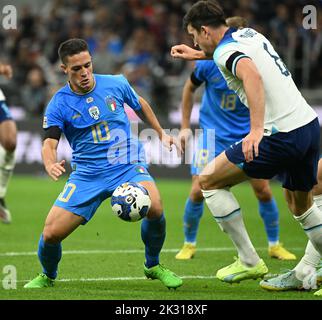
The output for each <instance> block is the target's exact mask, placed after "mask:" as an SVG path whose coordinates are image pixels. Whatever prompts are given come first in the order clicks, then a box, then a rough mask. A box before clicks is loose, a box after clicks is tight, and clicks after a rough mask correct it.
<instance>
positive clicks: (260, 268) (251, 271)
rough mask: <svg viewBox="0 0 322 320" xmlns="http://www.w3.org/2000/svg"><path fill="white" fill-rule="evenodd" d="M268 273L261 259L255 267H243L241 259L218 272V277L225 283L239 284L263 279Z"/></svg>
mask: <svg viewBox="0 0 322 320" xmlns="http://www.w3.org/2000/svg"><path fill="white" fill-rule="evenodd" d="M267 272H268V268H267V266H266V264H265V262H264V261H263V260H262V259H260V260H259V262H258V263H257V264H256V266H254V267H247V266H245V265H243V264H242V263H241V261H240V259H239V258H236V261H235V262H234V263H232V264H230V265H229V266H227V267H224V268H222V269H220V270H218V271H217V274H216V277H217V278H218V279H219V280H221V281H224V282H228V283H239V282H240V281H243V280H248V279H253V280H255V279H257V278H263V277H264V275H265V274H266V273H267Z"/></svg>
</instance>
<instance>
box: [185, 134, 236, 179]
mask: <svg viewBox="0 0 322 320" xmlns="http://www.w3.org/2000/svg"><path fill="white" fill-rule="evenodd" d="M234 142H235V141H223V140H221V139H216V137H215V130H213V129H212V130H207V131H206V130H203V132H202V133H201V134H200V135H199V136H198V145H197V148H196V152H195V153H194V156H193V160H192V164H191V167H190V173H191V175H193V176H195V175H197V176H199V175H200V173H201V171H202V170H203V169H204V167H205V166H206V165H207V164H208V163H209V162H210V161H211V160H213V159H214V158H215V157H217V156H218V155H219V154H220V153H222V152H223V151H225V150H226V149H227V148H229V146H230V145H232V144H233V143H234Z"/></svg>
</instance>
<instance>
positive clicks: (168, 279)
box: [144, 264, 182, 289]
mask: <svg viewBox="0 0 322 320" xmlns="http://www.w3.org/2000/svg"><path fill="white" fill-rule="evenodd" d="M144 274H145V276H146V277H147V278H149V279H152V280H154V279H159V280H160V281H161V282H162V283H163V284H164V285H165V286H166V287H167V288H168V289H171V288H173V289H176V288H178V287H180V286H181V285H182V279H180V278H179V277H178V276H177V275H176V274H175V273H173V272H172V271H170V270H169V269H167V268H165V267H164V266H163V265H162V264H157V265H156V266H154V267H151V268H147V267H146V266H145V265H144Z"/></svg>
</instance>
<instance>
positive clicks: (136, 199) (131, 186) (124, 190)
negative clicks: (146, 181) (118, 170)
mask: <svg viewBox="0 0 322 320" xmlns="http://www.w3.org/2000/svg"><path fill="white" fill-rule="evenodd" d="M111 206H112V210H113V213H114V214H115V215H117V216H118V217H119V218H120V219H122V220H125V221H129V222H135V221H139V220H141V219H143V218H144V217H145V216H146V215H147V213H148V211H149V209H150V206H151V199H150V196H149V193H148V191H147V190H146V189H145V188H144V187H142V186H141V185H140V184H138V183H135V182H127V183H123V184H122V185H120V186H118V187H117V188H116V189H115V190H114V192H113V194H112V198H111Z"/></svg>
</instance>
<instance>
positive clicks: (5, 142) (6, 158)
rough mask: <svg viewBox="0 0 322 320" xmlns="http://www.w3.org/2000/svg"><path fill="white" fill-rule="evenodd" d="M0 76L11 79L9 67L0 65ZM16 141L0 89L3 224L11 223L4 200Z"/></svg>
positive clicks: (0, 166) (11, 171)
mask: <svg viewBox="0 0 322 320" xmlns="http://www.w3.org/2000/svg"><path fill="white" fill-rule="evenodd" d="M0 75H3V76H5V77H6V78H7V79H11V77H12V67H11V65H9V64H3V63H0ZM16 141H17V127H16V123H15V122H14V120H13V118H12V116H11V114H10V111H9V109H8V106H7V104H6V98H5V96H4V94H3V92H2V90H1V89H0V221H2V222H3V223H11V213H10V211H9V210H8V208H7V206H6V203H5V200H4V198H5V196H6V193H7V189H8V185H9V181H10V178H11V176H12V173H13V169H14V167H15V149H16Z"/></svg>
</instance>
